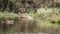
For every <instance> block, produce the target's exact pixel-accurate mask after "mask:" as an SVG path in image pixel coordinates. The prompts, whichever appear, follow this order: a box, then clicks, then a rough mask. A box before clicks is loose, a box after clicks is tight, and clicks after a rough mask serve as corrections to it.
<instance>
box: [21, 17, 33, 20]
mask: <svg viewBox="0 0 60 34" xmlns="http://www.w3.org/2000/svg"><path fill="white" fill-rule="evenodd" d="M20 19H21V20H33V17H31V16H21V17H20Z"/></svg>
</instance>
